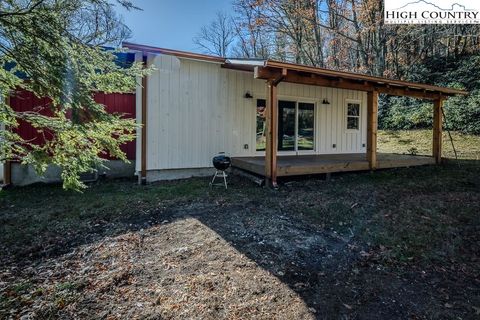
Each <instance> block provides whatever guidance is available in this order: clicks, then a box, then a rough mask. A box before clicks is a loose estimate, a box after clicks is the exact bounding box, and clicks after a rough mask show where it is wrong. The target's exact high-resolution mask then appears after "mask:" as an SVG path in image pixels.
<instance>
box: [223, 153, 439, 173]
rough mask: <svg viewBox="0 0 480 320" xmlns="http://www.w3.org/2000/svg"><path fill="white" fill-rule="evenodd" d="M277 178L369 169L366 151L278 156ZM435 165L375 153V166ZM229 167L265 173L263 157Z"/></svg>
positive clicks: (424, 158)
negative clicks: (364, 152)
mask: <svg viewBox="0 0 480 320" xmlns="http://www.w3.org/2000/svg"><path fill="white" fill-rule="evenodd" d="M276 162H277V163H276V164H277V166H276V171H277V172H276V173H277V177H287V176H298V175H309V174H322V173H333V172H347V171H364V170H369V169H370V163H369V161H368V159H367V155H366V154H362V153H347V154H321V155H319V154H316V155H298V156H295V155H288V156H277V161H276ZM429 164H435V158H434V157H428V156H417V155H405V154H393V153H378V154H377V169H388V168H400V167H413V166H422V165H429ZM232 166H233V167H235V168H238V169H242V170H245V171H249V172H251V173H254V174H257V175H260V176H265V174H266V171H265V168H266V167H265V157H263V156H256V157H234V158H232Z"/></svg>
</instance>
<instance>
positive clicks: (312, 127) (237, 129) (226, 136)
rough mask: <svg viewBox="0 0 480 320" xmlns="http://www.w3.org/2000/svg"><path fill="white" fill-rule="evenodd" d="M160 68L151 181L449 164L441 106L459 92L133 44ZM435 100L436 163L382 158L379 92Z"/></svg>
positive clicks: (148, 82)
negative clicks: (217, 159)
mask: <svg viewBox="0 0 480 320" xmlns="http://www.w3.org/2000/svg"><path fill="white" fill-rule="evenodd" d="M124 47H125V48H128V49H129V50H130V51H131V52H135V54H136V60H138V61H144V63H145V64H146V65H149V66H150V65H154V66H155V68H156V70H155V71H154V72H153V73H152V74H151V75H149V76H147V77H145V78H143V79H138V86H137V90H136V115H137V121H138V123H139V124H142V128H141V129H140V130H139V131H138V134H137V148H136V150H137V151H136V160H137V161H136V168H135V170H136V173H137V174H138V176H139V177H140V179H141V181H142V182H149V181H155V180H162V179H175V178H184V177H190V176H197V175H209V174H212V169H211V167H212V163H211V159H212V156H214V155H215V154H216V153H218V152H225V153H227V154H228V155H230V156H231V157H232V165H233V166H234V167H237V168H239V169H242V170H246V171H249V172H252V173H254V174H257V175H260V176H264V177H265V178H267V180H268V182H269V183H270V184H271V185H276V183H277V177H281V176H291V175H303V174H317V173H329V172H338V171H358V170H374V169H381V168H392V167H405V166H415V165H425V164H435V163H440V162H441V150H442V146H441V141H442V140H441V132H442V112H441V108H442V103H443V100H444V99H446V98H447V97H449V96H452V95H462V94H466V92H464V91H462V90H456V89H451V88H444V87H438V86H433V85H427V84H419V83H412V82H406V81H399V80H390V79H385V78H379V77H373V76H368V75H363V74H356V73H350V72H339V71H333V70H327V69H322V68H315V67H310V66H305V65H298V64H292V63H285V62H278V61H272V60H258V59H227V58H221V57H214V56H208V55H203V54H196V53H189V52H183V51H176V50H170V49H163V48H157V47H151V46H145V45H139V44H133V43H124ZM379 94H389V95H398V96H409V97H415V98H421V99H429V100H431V101H432V102H433V104H432V107H433V109H434V130H433V131H434V132H433V142H432V143H433V154H432V156H431V157H425V156H411V155H395V154H378V153H377V110H378V95H379Z"/></svg>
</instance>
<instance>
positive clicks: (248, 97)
mask: <svg viewBox="0 0 480 320" xmlns="http://www.w3.org/2000/svg"><path fill="white" fill-rule="evenodd" d="M244 97H245V98H246V99H252V98H253V96H252V94H251V93H250V91H247V92H246V93H245V96H244Z"/></svg>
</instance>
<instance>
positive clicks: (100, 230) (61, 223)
mask: <svg viewBox="0 0 480 320" xmlns="http://www.w3.org/2000/svg"><path fill="white" fill-rule="evenodd" d="M416 134H419V133H418V132H417V133H416ZM381 136H382V139H384V138H385V137H389V138H388V139H394V135H393V134H392V133H382V134H381ZM412 138H413V137H412ZM479 177H480V163H479V162H478V161H466V160H462V161H459V162H450V163H448V164H446V165H444V166H430V167H428V166H427V167H417V168H410V169H396V170H386V171H379V172H375V173H350V174H341V175H334V176H333V179H332V180H331V181H324V180H322V179H319V178H315V177H314V178H312V179H304V180H293V181H284V183H283V184H282V185H281V187H280V189H279V190H277V191H273V190H269V189H265V188H260V187H258V186H256V185H254V184H252V183H251V182H250V181H247V180H243V179H241V178H239V177H232V178H231V184H230V188H229V190H228V191H225V190H223V189H221V188H218V189H210V188H208V179H189V180H184V181H176V182H164V183H156V184H151V185H148V186H138V185H137V184H135V182H134V181H103V182H99V183H96V184H92V185H90V188H89V189H88V190H86V191H85V192H84V193H74V192H65V191H63V190H62V189H61V188H60V187H59V186H32V187H26V188H18V189H12V190H7V191H2V192H1V193H0V252H1V253H0V255H1V256H0V261H1V262H0V275H1V278H0V318H8V317H13V318H16V317H21V316H26V317H27V318H38V319H45V318H100V317H102V318H107V319H122V318H167V319H168V318H191V317H200V318H211V319H217V318H265V319H267V318H320V319H324V318H332V317H333V318H338V317H340V318H344V319H350V318H369V319H372V318H376V319H387V318H388V319H404V318H413V319H423V318H428V319H430V318H448V319H452V318H458V319H468V318H475V317H477V316H478V315H479V314H480V284H479V282H478V278H477V277H478V264H479V263H480V261H479V257H480V246H479V244H480V238H479V234H480V232H479V231H480V229H479V226H480V215H479V212H480V179H479Z"/></svg>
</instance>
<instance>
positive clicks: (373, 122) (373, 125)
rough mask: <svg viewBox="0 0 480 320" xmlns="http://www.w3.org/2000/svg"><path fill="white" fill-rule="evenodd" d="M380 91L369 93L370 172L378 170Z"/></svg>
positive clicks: (368, 134) (368, 150) (368, 155)
mask: <svg viewBox="0 0 480 320" xmlns="http://www.w3.org/2000/svg"><path fill="white" fill-rule="evenodd" d="M377 128H378V91H368V93H367V160H368V165H369V167H370V170H375V169H376V168H377Z"/></svg>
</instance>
